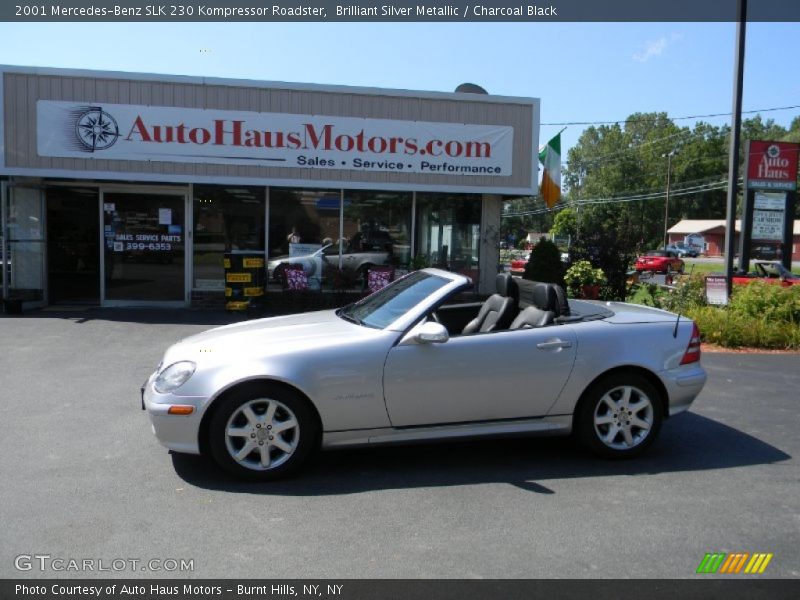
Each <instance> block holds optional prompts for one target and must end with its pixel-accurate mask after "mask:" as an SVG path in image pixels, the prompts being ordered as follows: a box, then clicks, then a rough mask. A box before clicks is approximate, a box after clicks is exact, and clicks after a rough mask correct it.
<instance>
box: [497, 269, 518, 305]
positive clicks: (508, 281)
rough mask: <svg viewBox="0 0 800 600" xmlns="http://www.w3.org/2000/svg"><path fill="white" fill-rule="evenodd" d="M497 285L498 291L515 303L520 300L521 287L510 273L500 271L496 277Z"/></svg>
mask: <svg viewBox="0 0 800 600" xmlns="http://www.w3.org/2000/svg"><path fill="white" fill-rule="evenodd" d="M495 285H496V286H497V293H498V294H500V295H501V296H503V297H504V298H511V299H512V300H514V303H516V302H517V301H518V300H519V288H518V287H517V282H516V281H514V278H513V277H512V276H511V274H510V273H500V274H499V275H498V276H497V278H496V279H495Z"/></svg>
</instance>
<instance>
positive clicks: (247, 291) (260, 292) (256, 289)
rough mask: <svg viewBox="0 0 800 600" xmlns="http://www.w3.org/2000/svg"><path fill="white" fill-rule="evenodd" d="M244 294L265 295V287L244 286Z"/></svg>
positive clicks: (247, 295)
mask: <svg viewBox="0 0 800 600" xmlns="http://www.w3.org/2000/svg"><path fill="white" fill-rule="evenodd" d="M244 295H245V297H253V296H263V295H264V288H260V287H249V288H244Z"/></svg>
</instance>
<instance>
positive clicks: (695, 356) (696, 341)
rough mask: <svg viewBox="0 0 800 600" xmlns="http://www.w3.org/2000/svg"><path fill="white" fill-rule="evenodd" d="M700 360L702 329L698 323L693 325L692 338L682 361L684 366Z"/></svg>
mask: <svg viewBox="0 0 800 600" xmlns="http://www.w3.org/2000/svg"><path fill="white" fill-rule="evenodd" d="M699 360H700V328H698V327H697V323H692V337H691V339H689V345H688V346H687V347H686V352H684V353H683V358H682V359H681V364H682V365H688V364H690V363H693V362H697V361H699Z"/></svg>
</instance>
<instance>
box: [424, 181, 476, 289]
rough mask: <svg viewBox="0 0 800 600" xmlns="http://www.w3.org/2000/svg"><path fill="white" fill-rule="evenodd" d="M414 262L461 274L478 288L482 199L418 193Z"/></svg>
mask: <svg viewBox="0 0 800 600" xmlns="http://www.w3.org/2000/svg"><path fill="white" fill-rule="evenodd" d="M416 213H417V218H416V221H417V231H416V247H417V251H416V254H417V257H418V258H417V262H419V263H423V264H424V263H425V262H427V263H428V264H430V265H431V266H435V267H439V268H442V269H448V270H451V271H457V272H459V273H463V274H465V275H467V276H469V277H471V278H472V281H473V282H474V283H475V284H476V285H477V282H478V275H479V270H478V268H479V267H478V265H479V259H480V230H481V197H480V195H477V194H417V211H416Z"/></svg>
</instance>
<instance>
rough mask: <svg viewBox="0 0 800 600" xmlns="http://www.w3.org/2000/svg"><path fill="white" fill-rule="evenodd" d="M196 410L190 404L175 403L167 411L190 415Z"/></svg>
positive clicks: (171, 413)
mask: <svg viewBox="0 0 800 600" xmlns="http://www.w3.org/2000/svg"><path fill="white" fill-rule="evenodd" d="M193 412H194V406H190V405H188V404H173V405H172V406H170V407H169V410H168V411H167V413H168V414H170V415H190V414H192V413H193Z"/></svg>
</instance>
